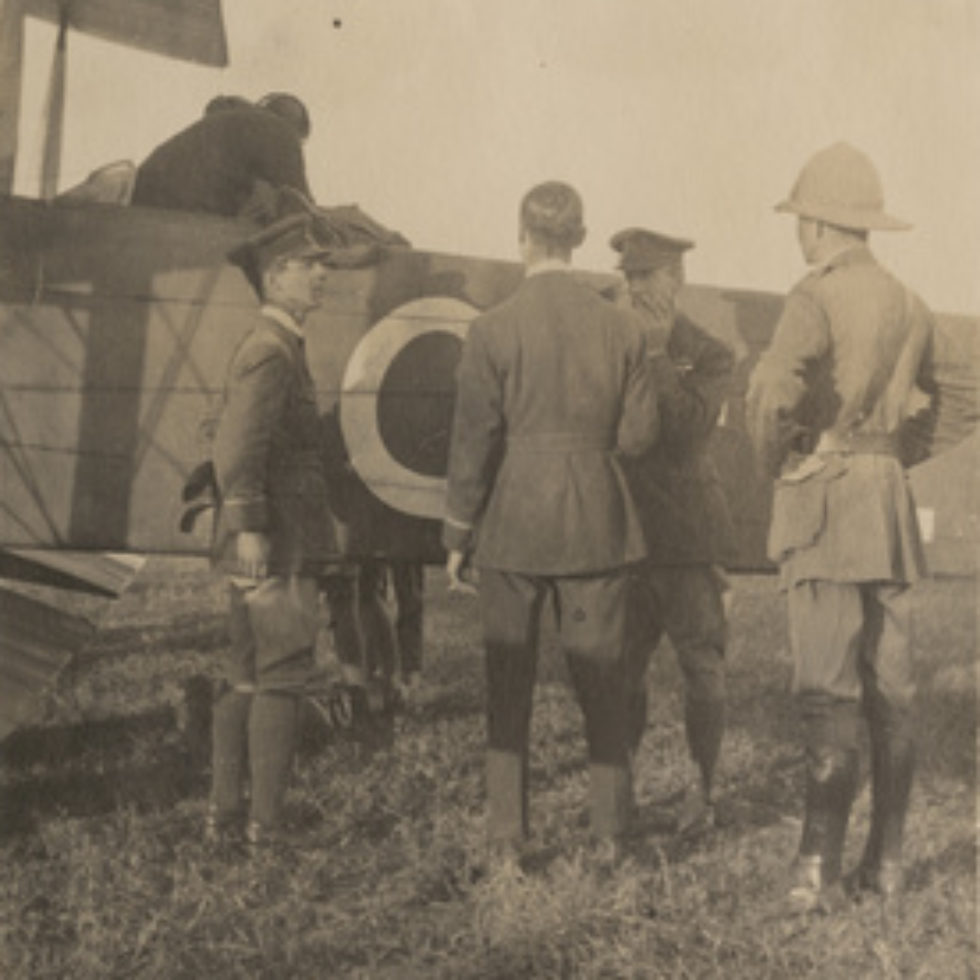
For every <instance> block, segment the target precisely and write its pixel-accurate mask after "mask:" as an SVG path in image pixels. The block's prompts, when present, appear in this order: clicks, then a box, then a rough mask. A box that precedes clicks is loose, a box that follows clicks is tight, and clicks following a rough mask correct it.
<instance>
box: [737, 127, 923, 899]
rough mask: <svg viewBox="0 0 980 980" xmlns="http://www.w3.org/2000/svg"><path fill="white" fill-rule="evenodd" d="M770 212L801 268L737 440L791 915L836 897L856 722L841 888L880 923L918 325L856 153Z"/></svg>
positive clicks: (863, 159) (915, 533)
mask: <svg viewBox="0 0 980 980" xmlns="http://www.w3.org/2000/svg"><path fill="white" fill-rule="evenodd" d="M777 210H779V211H784V212H789V213H790V214H795V215H796V216H797V233H798V238H799V243H800V248H801V250H802V253H803V257H804V259H805V260H806V262H807V263H808V264H809V265H810V266H812V271H811V272H810V273H809V275H807V276H806V277H805V278H804V279H803V280H802V281H801V282H800V283H798V284H797V286H796V287H795V288H794V289H793V290H792V291H791V292H790V294H789V296H788V297H787V300H786V305H785V307H784V310H783V313H782V316H781V318H780V320H779V323H778V324H777V327H776V331H775V334H774V336H773V339H772V343H771V345H770V347H769V349H768V350H767V351H766V352H765V353H764V354H763V356H762V358H761V359H760V361H759V364H758V365H757V367H756V369H755V371H754V373H753V375H752V378H751V380H750V385H749V393H748V424H749V429H750V435H751V436H752V439H753V442H754V444H755V447H756V451H757V454H758V459H759V462H760V463H761V464H762V465H763V466H765V468H766V469H767V471H768V472H769V473H771V474H772V475H774V476H775V477H776V485H775V495H774V500H773V515H772V524H771V527H770V532H769V555H770V558H772V559H773V560H774V561H777V562H778V563H779V565H780V574H781V581H782V586H783V588H784V589H785V590H786V594H787V599H788V608H789V630H790V644H791V647H792V653H793V659H794V673H793V691H794V694H795V696H796V700H797V704H798V707H799V712H800V716H801V719H802V723H803V734H804V741H805V747H806V757H807V771H806V812H805V816H804V822H803V831H802V836H801V840H800V844H799V854H798V857H797V859H796V861H795V862H794V866H793V873H792V883H791V887H790V892H789V901H790V904H791V907H793V908H794V909H796V910H799V911H811V910H814V909H820V908H826V907H827V906H832V905H833V904H834V902H835V901H836V900H837V899H838V898H839V897H840V896H841V884H840V883H841V852H842V848H843V845H844V838H845V833H846V829H847V823H848V816H849V813H850V808H851V803H852V800H853V797H854V793H855V789H856V785H857V777H858V735H859V728H860V725H861V719H862V717H863V718H864V720H865V721H866V722H867V724H868V726H869V731H870V741H871V777H872V816H871V830H870V834H869V837H868V841H867V845H866V847H865V850H864V855H863V857H862V859H861V862H860V865H859V867H858V870H857V873H856V875H855V881H856V883H857V885H858V886H860V887H861V888H862V889H870V890H873V891H876V892H878V893H880V895H881V896H882V899H883V901H884V907H885V909H886V910H889V911H890V910H893V909H894V908H895V907H896V904H897V898H898V896H899V894H900V892H901V888H902V869H901V860H902V837H903V827H904V823H905V816H906V812H907V809H908V803H909V793H910V788H911V785H912V770H913V759H914V721H913V714H912V712H913V698H914V695H915V683H914V678H913V665H912V650H911V621H910V617H911V606H912V597H911V592H910V589H909V586H910V585H911V584H912V583H914V582H915V581H916V580H917V579H918V578H919V577H920V576H921V575H922V574H923V572H924V560H923V554H922V547H921V543H920V538H919V529H918V525H917V523H916V515H915V508H914V506H913V501H912V497H911V495H910V492H909V489H908V486H907V484H906V480H905V474H904V472H903V469H902V464H901V462H900V460H899V457H898V439H897V436H898V431H899V427H900V426H901V424H902V422H903V420H904V419H905V418H906V416H907V414H908V412H909V398H910V395H911V394H912V390H913V388H914V387H915V386H916V385H918V386H919V387H920V388H921V389H923V390H924V391H933V390H934V388H935V385H934V381H933V379H932V373H931V351H932V336H933V325H932V317H931V315H930V313H929V310H928V309H927V308H926V306H925V305H924V304H923V302H922V300H921V299H919V297H918V296H916V295H915V294H914V293H912V292H911V291H910V290H909V289H908V288H906V287H905V286H904V285H903V284H902V283H901V282H899V281H898V280H897V279H896V278H895V277H894V276H893V275H891V274H890V273H889V272H887V271H886V270H885V269H883V268H882V267H881V266H880V265H879V264H878V262H877V261H876V259H875V258H874V256H873V255H872V253H871V251H870V250H869V248H868V234H869V232H871V231H874V230H891V229H902V228H907V227H908V225H906V224H905V223H904V222H902V221H899V220H897V219H895V218H893V217H890V216H889V215H888V214H886V213H885V210H884V199H883V194H882V188H881V182H880V180H879V177H878V174H877V171H876V170H875V167H874V165H873V164H872V163H871V161H870V160H869V159H868V157H867V156H865V155H864V154H863V153H862V152H860V151H859V150H857V149H855V148H854V147H852V146H850V145H848V144H846V143H836V144H834V145H833V146H830V147H828V148H827V149H825V150H822V151H820V152H819V153H817V154H816V155H815V156H814V157H813V158H812V159H811V160H810V161H809V162H808V163H807V164H806V166H805V167H804V168H803V170H802V172H801V173H800V176H799V178H798V180H797V181H796V184H795V185H794V187H793V189H792V191H791V193H790V196H789V198H787V200H785V201H783V202H782V203H781V204H779V205H778V206H777Z"/></svg>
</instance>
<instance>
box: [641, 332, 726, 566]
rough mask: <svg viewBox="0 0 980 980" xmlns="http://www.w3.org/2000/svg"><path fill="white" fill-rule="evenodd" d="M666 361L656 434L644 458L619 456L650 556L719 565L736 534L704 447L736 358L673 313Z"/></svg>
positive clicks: (660, 381) (659, 562)
mask: <svg viewBox="0 0 980 980" xmlns="http://www.w3.org/2000/svg"><path fill="white" fill-rule="evenodd" d="M637 315H638V316H642V314H641V313H638V314H637ZM666 360H667V364H666V365H664V366H663V368H666V369H661V370H659V371H658V372H657V394H658V406H659V411H660V438H659V440H658V442H657V444H656V445H655V446H653V447H652V448H651V449H649V450H648V451H647V452H645V453H643V454H642V455H641V456H638V457H635V458H632V459H628V458H627V459H624V460H623V469H624V470H625V471H626V476H627V479H628V481H629V486H630V490H631V491H632V493H633V498H634V500H635V501H636V505H637V509H638V511H639V514H640V520H641V522H642V524H643V531H644V535H645V538H646V542H647V548H648V550H649V561H650V562H651V563H653V564H655V565H691V564H724V563H725V562H727V561H728V560H730V559H731V557H732V553H733V548H734V540H733V534H734V532H733V529H732V522H731V516H730V513H729V510H728V503H727V501H726V499H725V494H724V490H723V489H722V486H721V480H720V478H719V476H718V473H717V470H716V469H715V466H714V464H713V462H712V461H711V459H710V458H709V457H708V455H707V449H708V443H709V440H710V438H711V434H712V432H713V431H714V429H715V425H716V424H717V421H718V416H719V414H720V412H721V407H722V403H723V402H724V400H725V397H726V395H727V393H728V387H729V384H730V382H731V376H732V371H733V368H734V363H735V358H734V355H733V354H732V352H731V350H729V348H728V347H727V346H726V345H725V344H723V343H721V341H719V340H716V339H715V338H714V337H712V336H710V335H709V334H708V333H706V332H705V331H704V330H702V329H701V328H700V327H698V326H697V325H696V324H695V323H693V322H692V321H691V320H689V319H688V318H687V317H686V316H684V315H683V314H678V316H677V317H676V319H675V321H674V325H673V327H672V329H671V332H670V337H669V339H668V342H667V357H666Z"/></svg>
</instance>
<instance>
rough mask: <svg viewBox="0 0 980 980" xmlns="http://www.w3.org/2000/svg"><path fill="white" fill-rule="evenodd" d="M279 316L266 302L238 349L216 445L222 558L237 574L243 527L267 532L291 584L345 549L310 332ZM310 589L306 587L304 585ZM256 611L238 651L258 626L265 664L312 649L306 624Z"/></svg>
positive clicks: (275, 568)
mask: <svg viewBox="0 0 980 980" xmlns="http://www.w3.org/2000/svg"><path fill="white" fill-rule="evenodd" d="M277 315H278V316H282V314H277V313H276V312H275V311H273V310H271V309H269V308H267V309H265V310H263V312H262V314H261V315H259V316H257V317H256V324H255V327H254V329H253V330H252V331H251V332H250V333H249V334H248V335H247V336H246V337H245V339H244V340H243V341H242V343H241V345H240V346H239V347H238V349H237V350H236V351H235V353H234V355H233V356H232V359H231V363H230V365H229V368H228V375H227V381H226V386H225V396H224V405H223V408H222V412H221V417H220V419H219V422H218V426H217V431H216V433H215V438H214V445H213V460H214V467H215V474H216V478H217V483H218V491H219V507H218V516H217V520H216V522H215V535H214V542H213V557H214V561H215V563H216V565H217V566H218V567H219V568H221V569H223V570H224V571H226V572H227V573H229V574H230V575H232V576H234V575H236V574H237V573H238V571H239V570H238V567H237V551H236V548H237V535H238V534H239V533H240V532H243V531H253V532H261V533H262V534H265V535H267V536H268V538H269V541H270V544H271V554H270V557H269V563H268V574H269V578H270V586H269V587H270V588H271V589H274V588H275V583H276V581H277V580H279V582H280V583H288V582H290V580H295V579H297V578H301V579H309V578H311V577H312V576H315V575H318V574H320V573H322V572H324V571H325V570H327V568H329V566H330V563H331V561H332V560H336V557H337V554H338V547H337V540H336V535H335V530H334V524H333V519H332V516H331V513H330V509H329V506H328V497H327V486H326V478H325V473H324V465H323V458H322V444H321V428H320V422H319V418H318V415H317V409H316V395H315V390H314V386H313V379H312V378H311V376H310V372H309V368H308V367H307V363H306V358H305V354H304V350H303V341H302V338H301V337H299V336H297V334H296V333H294V332H293V331H291V330H290V329H288V328H287V327H286V326H284V325H283V324H282V323H281V322H277V319H276V318H275V317H276V316H277ZM283 588H285V585H283ZM308 593H309V589H308V588H305V589H304V590H303V594H304V595H306V594H308ZM240 598H241V597H240V596H235V595H234V594H233V601H232V615H233V619H234V618H235V617H236V615H237V616H238V618H239V619H240V618H241V617H242V616H243V615H244V608H243V607H242V603H241V602H239V601H238V600H239V599H240ZM257 608H258V607H257V606H256V608H255V609H253V613H254V612H255V611H256V610H257ZM289 608H290V607H289V603H285V604H282V603H276V602H272V603H270V607H269V609H268V614H269V615H270V616H271V617H272V619H273V620H275V619H277V618H278V617H281V616H283V615H288V614H289ZM298 611H299V612H300V613H302V612H303V611H304V610H303V609H302V608H299V609H298ZM252 620H253V621H252V623H251V627H249V626H248V625H247V624H245V623H244V622H241V623H238V624H237V625H233V633H234V634H235V635H236V636H238V637H239V639H240V640H241V641H242V642H241V643H239V644H233V646H238V647H240V648H241V649H239V650H238V653H237V654H236V653H235V652H234V651H233V653H232V656H233V658H234V657H235V656H238V657H239V658H243V657H244V658H246V659H247V658H249V657H251V656H253V654H251V653H249V652H248V651H247V650H246V649H245V648H247V647H248V646H249V643H248V642H247V636H248V634H249V629H251V632H252V633H255V632H256V629H258V631H259V632H260V633H261V634H262V636H264V637H265V638H266V640H267V642H265V643H261V642H260V643H259V644H258V646H259V649H258V651H257V652H256V653H254V656H255V657H256V658H257V660H258V661H259V662H258V663H257V665H256V667H257V669H258V670H259V671H260V672H261V670H262V669H263V666H269V665H271V664H274V663H277V662H279V661H281V660H283V659H284V658H286V657H288V656H290V655H291V654H294V653H296V652H299V651H301V650H302V649H303V648H302V647H301V646H297V644H298V643H299V642H300V640H299V638H300V637H302V636H303V635H304V633H305V627H304V626H303V624H302V623H298V624H292V625H294V626H295V628H290V625H291V624H288V623H279V622H269V623H264V622H261V621H259V622H256V620H255V616H254V615H253V617H252ZM277 637H278V638H279V641H280V642H278V643H277V642H276V638H277ZM252 645H253V646H254V645H255V644H254V643H253V644H252ZM277 647H278V648H277ZM290 647H295V649H290ZM234 673H236V674H237V675H242V674H244V675H247V674H248V673H250V668H249V666H248V664H240V665H239V667H238V668H236V669H235V671H234ZM234 679H236V680H240V679H246V678H245V677H242V676H236V677H235V678H234ZM252 679H254V678H252Z"/></svg>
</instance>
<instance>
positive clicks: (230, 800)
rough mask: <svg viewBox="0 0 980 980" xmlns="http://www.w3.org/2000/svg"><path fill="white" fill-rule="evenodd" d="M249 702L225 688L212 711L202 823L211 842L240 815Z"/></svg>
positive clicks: (236, 692) (231, 689) (241, 811)
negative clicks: (206, 798) (207, 792)
mask: <svg viewBox="0 0 980 980" xmlns="http://www.w3.org/2000/svg"><path fill="white" fill-rule="evenodd" d="M251 703H252V695H251V694H245V693H242V692H240V691H236V690H234V689H233V688H231V687H228V686H227V685H226V686H225V688H224V690H223V691H222V692H221V693H219V695H218V697H217V699H216V700H215V702H214V707H213V708H212V713H211V798H210V800H209V802H208V810H207V815H206V817H205V824H204V834H205V837H206V838H207V839H209V840H210V841H212V842H217V841H218V840H219V839H220V838H221V836H222V834H223V832H224V831H225V830H226V829H229V828H230V825H232V824H234V823H236V822H237V821H238V820H239V818H241V817H242V816H243V807H244V784H245V771H246V762H247V757H248V756H247V751H248V715H249V707H250V705H251ZM240 830H241V828H239V832H240Z"/></svg>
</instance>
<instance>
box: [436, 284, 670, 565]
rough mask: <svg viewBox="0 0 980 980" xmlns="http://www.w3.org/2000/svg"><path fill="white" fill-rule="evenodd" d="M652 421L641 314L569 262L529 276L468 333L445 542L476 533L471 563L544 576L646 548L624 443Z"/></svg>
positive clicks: (454, 543) (652, 431)
mask: <svg viewBox="0 0 980 980" xmlns="http://www.w3.org/2000/svg"><path fill="white" fill-rule="evenodd" d="M656 432H657V404H656V392H655V390H654V387H653V384H652V382H651V379H650V375H649V373H648V371H647V369H646V366H645V363H644V355H643V339H642V336H641V334H640V331H639V329H638V327H637V326H636V324H635V322H633V321H630V320H629V319H627V318H626V317H624V315H623V314H622V313H621V312H620V311H618V310H616V309H615V308H614V307H613V306H612V305H611V304H609V303H608V302H606V301H605V300H603V299H602V298H601V297H600V296H599V295H598V294H597V293H595V292H594V291H593V290H591V289H589V288H588V287H587V286H585V285H583V284H581V283H578V282H576V281H575V280H574V279H573V278H572V276H570V275H569V274H567V273H564V272H559V271H548V272H542V273H539V274H536V275H532V276H529V277H528V278H527V279H526V280H525V281H524V283H523V284H522V285H521V286H520V288H519V289H518V290H517V292H516V293H515V294H514V295H513V296H512V297H510V299H508V300H507V301H506V302H504V303H502V304H501V305H500V306H498V307H496V308H495V309H493V310H491V311H489V312H487V313H484V314H483V315H482V316H479V317H477V318H476V319H475V320H474V321H473V324H472V326H471V327H470V331H469V335H468V336H467V339H466V344H465V345H464V349H463V355H462V360H461V362H460V365H459V370H458V373H457V401H456V413H455V419H454V426H453V438H452V444H451V449H450V463H449V496H448V522H447V524H446V526H445V534H444V543H445V544H446V546H447V547H448V548H459V549H462V550H465V549H467V548H468V547H469V546H470V544H471V543H472V539H473V535H474V532H475V540H476V550H475V556H474V560H475V562H476V564H478V565H480V566H485V567H488V568H497V569H505V570H508V571H515V572H523V573H528V574H537V575H583V574H589V573H597V572H603V571H607V570H610V569H616V568H621V567H623V566H624V565H627V564H629V563H631V562H635V561H638V560H640V559H641V558H643V556H644V554H645V547H644V543H643V535H642V530H641V528H640V523H639V520H638V517H637V514H636V509H635V507H634V505H633V502H632V499H631V498H630V494H629V491H628V489H627V486H626V481H625V478H624V476H623V472H622V468H621V466H620V462H619V460H618V459H617V456H616V452H617V450H620V451H622V452H625V453H627V454H635V453H637V452H641V451H642V450H644V449H646V448H647V446H649V445H650V444H651V443H652V441H653V440H654V439H655V437H656ZM477 524H478V525H479V526H478V528H477V527H476V525H477Z"/></svg>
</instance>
